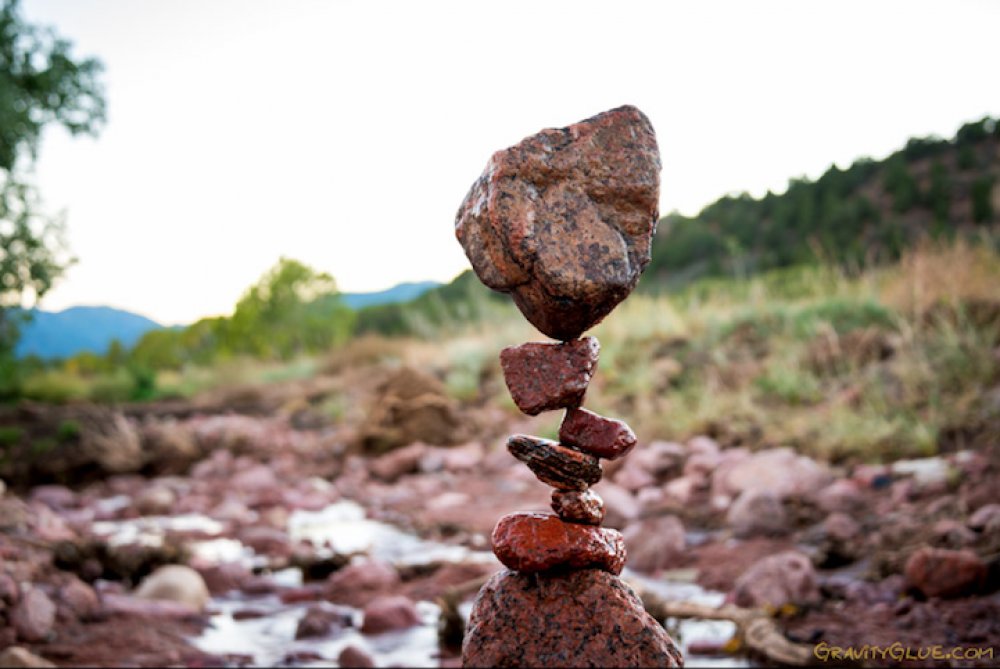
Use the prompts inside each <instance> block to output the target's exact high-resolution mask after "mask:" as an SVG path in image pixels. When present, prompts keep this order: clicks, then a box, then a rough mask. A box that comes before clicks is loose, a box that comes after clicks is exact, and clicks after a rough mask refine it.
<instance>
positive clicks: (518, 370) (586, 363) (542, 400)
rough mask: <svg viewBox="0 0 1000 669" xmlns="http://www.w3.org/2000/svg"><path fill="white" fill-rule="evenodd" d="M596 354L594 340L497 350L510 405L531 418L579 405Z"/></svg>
mask: <svg viewBox="0 0 1000 669" xmlns="http://www.w3.org/2000/svg"><path fill="white" fill-rule="evenodd" d="M600 352H601V346H600V344H599V343H598V341H597V339H596V338H594V337H584V338H583V339H574V340H572V341H567V342H562V343H541V342H528V343H527V344H521V345H520V346H508V347H507V348H505V349H503V350H502V351H500V366H501V368H502V369H503V378H504V381H505V382H506V383H507V389H508V390H510V396H511V397H512V398H513V399H514V404H516V405H517V408H518V409H520V410H521V411H523V412H524V413H526V414H528V415H529V416H535V415H537V414H539V413H541V412H543V411H551V410H552V409H565V408H567V407H577V406H580V404H581V403H582V402H583V396H584V395H585V394H586V392H587V386H588V385H590V378H591V377H592V376H593V375H594V370H595V369H596V368H597V359H598V357H599V355H600Z"/></svg>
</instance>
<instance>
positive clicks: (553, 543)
mask: <svg viewBox="0 0 1000 669" xmlns="http://www.w3.org/2000/svg"><path fill="white" fill-rule="evenodd" d="M492 541H493V552H494V553H495V554H496V556H497V558H498V559H499V560H500V562H502V563H503V564H504V566H506V567H509V568H510V569H516V570H517V571H523V572H537V571H547V570H549V569H555V568H556V567H567V568H571V569H584V568H589V567H593V568H597V569H603V570H604V571H607V572H610V573H612V574H618V573H621V570H622V567H623V566H625V542H624V540H623V539H622V535H621V532H618V531H617V530H610V529H606V528H602V527H595V526H594V525H583V524H580V523H566V522H563V521H562V520H560V519H559V518H558V517H557V516H554V515H551V514H544V513H512V514H509V515H506V516H504V517H503V518H501V519H500V521H499V522H498V523H497V525H496V527H495V528H494V529H493V537H492Z"/></svg>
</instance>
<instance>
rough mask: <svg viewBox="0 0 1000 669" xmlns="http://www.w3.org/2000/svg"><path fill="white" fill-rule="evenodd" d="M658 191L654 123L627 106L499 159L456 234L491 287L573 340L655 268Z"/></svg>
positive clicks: (473, 194) (547, 134)
mask: <svg viewBox="0 0 1000 669" xmlns="http://www.w3.org/2000/svg"><path fill="white" fill-rule="evenodd" d="M659 190H660V155H659V150H658V149H657V146H656V136H655V135H654V133H653V128H652V126H651V125H650V123H649V119H647V118H646V116H645V115H644V114H643V113H642V112H640V111H639V110H638V109H636V108H635V107H630V106H625V107H619V108H617V109H613V110H611V111H607V112H604V113H602V114H598V115H597V116H594V117H592V118H589V119H587V120H585V121H581V122H580V123H577V124H575V125H571V126H569V127H568V128H561V129H558V130H557V129H547V130H543V131H541V132H540V133H538V134H536V135H533V136H531V137H528V138H527V139H525V140H523V141H522V142H521V143H520V144H517V145H516V146H513V147H511V148H509V149H506V150H503V151H498V152H497V153H495V154H493V157H492V158H491V159H490V161H489V163H487V165H486V169H485V171H484V172H483V174H482V176H480V177H479V179H478V180H477V181H476V183H474V184H473V185H472V188H471V189H470V191H469V193H468V194H467V195H466V196H465V200H464V201H463V202H462V205H461V207H460V208H459V211H458V215H457V217H456V221H455V234H456V236H457V237H458V240H459V242H460V243H461V244H462V247H463V248H464V249H465V253H466V255H467V256H468V257H469V260H470V261H471V262H472V267H473V269H474V270H475V271H476V274H477V275H478V276H479V278H480V280H481V281H482V282H483V283H485V284H486V285H487V286H489V287H490V288H492V289H494V290H498V291H501V292H505V293H510V294H511V295H512V297H513V298H514V303H515V304H517V306H518V308H519V309H520V310H521V313H523V314H524V316H525V317H526V318H527V319H528V320H529V321H530V322H531V323H532V324H533V325H534V326H535V327H537V328H538V329H539V330H541V331H542V332H544V333H545V334H547V335H549V336H550V337H553V338H555V339H562V340H568V339H573V338H575V337H578V336H580V334H581V333H582V332H584V331H585V330H586V329H587V328H589V327H591V326H592V325H594V324H595V323H597V322H598V321H600V320H601V319H602V318H604V317H605V316H606V315H607V314H608V313H610V312H611V310H612V309H614V307H615V305H617V304H618V303H619V302H621V301H622V300H623V299H625V297H626V296H628V294H629V293H630V292H631V291H632V289H633V288H634V287H635V284H636V282H637V281H638V280H639V274H640V273H641V272H642V270H643V269H645V267H646V265H647V264H648V263H649V258H650V246H651V243H652V238H653V233H654V232H655V228H656V220H657V217H658V213H657V209H658V202H659Z"/></svg>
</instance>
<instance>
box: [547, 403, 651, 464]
mask: <svg viewBox="0 0 1000 669" xmlns="http://www.w3.org/2000/svg"><path fill="white" fill-rule="evenodd" d="M559 441H560V442H561V443H563V444H565V445H567V446H572V447H573V448H577V449H579V450H581V451H584V452H586V453H590V454H591V455H596V456H597V457H599V458H607V459H608V460H615V459H617V458H621V457H624V456H626V455H628V453H629V451H631V450H632V449H633V448H634V447H635V441H636V439H635V433H634V432H632V428H630V427H629V426H628V425H626V424H625V423H623V422H622V421H620V420H615V419H613V418H605V417H604V416H599V415H597V414H596V413H594V412H593V411H587V410H586V409H579V408H573V409H567V410H566V416H565V417H564V418H563V422H562V425H560V426H559Z"/></svg>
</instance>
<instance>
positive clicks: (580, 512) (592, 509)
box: [552, 489, 604, 525]
mask: <svg viewBox="0 0 1000 669" xmlns="http://www.w3.org/2000/svg"><path fill="white" fill-rule="evenodd" d="M552 510H553V511H555V512H556V514H557V515H558V516H559V517H560V518H562V519H563V520H565V521H566V522H567V523H583V524H585V525H600V524H601V522H602V521H603V520H604V500H602V499H601V496H600V495H598V494H597V493H596V492H594V491H593V490H590V489H587V490H583V491H580V490H553V491H552Z"/></svg>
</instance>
